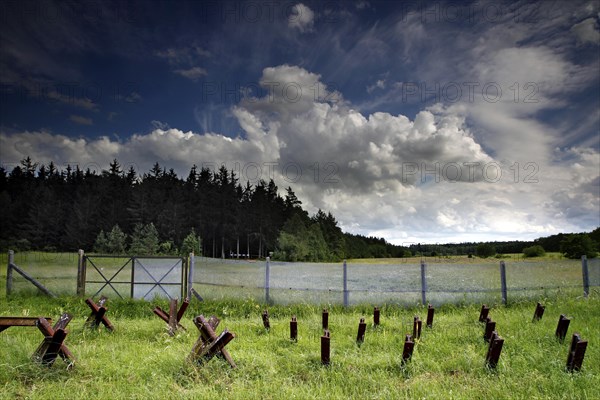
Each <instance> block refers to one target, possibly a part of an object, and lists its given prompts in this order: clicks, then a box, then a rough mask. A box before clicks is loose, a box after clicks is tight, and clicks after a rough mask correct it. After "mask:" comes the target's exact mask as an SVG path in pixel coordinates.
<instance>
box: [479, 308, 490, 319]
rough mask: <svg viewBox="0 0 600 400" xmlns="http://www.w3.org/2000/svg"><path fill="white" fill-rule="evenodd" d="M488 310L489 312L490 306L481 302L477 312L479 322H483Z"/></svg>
mask: <svg viewBox="0 0 600 400" xmlns="http://www.w3.org/2000/svg"><path fill="white" fill-rule="evenodd" d="M489 312H490V308H489V307H488V306H486V305H485V304H483V305H482V306H481V311H480V312H479V322H485V319H486V318H487V316H488V314H489Z"/></svg>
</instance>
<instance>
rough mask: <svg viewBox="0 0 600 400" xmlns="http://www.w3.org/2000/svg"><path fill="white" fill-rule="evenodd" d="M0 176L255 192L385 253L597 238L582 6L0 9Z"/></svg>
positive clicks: (599, 213) (588, 30)
mask: <svg viewBox="0 0 600 400" xmlns="http://www.w3.org/2000/svg"><path fill="white" fill-rule="evenodd" d="M0 11H1V14H0V18H2V23H1V24H0V39H1V43H2V46H1V47H0V96H1V97H0V101H1V103H0V144H1V148H0V162H1V163H2V164H3V165H4V166H5V167H6V168H8V169H10V168H11V167H12V166H14V165H16V164H17V163H18V162H19V160H20V159H22V158H23V157H26V156H31V157H32V158H34V159H35V160H38V161H41V162H49V161H54V162H55V163H56V164H58V165H61V166H64V165H66V164H67V163H70V164H78V165H80V166H81V167H91V168H92V169H94V168H96V169H101V168H106V166H107V165H108V162H110V160H112V159H113V158H117V159H119V161H120V162H121V163H122V164H124V165H133V166H135V167H136V169H138V170H139V171H142V172H145V171H147V170H148V169H149V168H150V166H151V165H152V164H153V163H154V162H156V161H158V162H160V163H161V165H164V166H167V167H172V168H174V169H175V170H176V171H177V172H178V173H179V174H180V175H182V176H186V175H187V172H188V171H189V168H190V167H191V166H192V164H197V165H199V166H200V165H204V166H208V167H211V166H214V165H217V166H218V165H221V164H225V165H226V166H228V168H230V169H234V170H236V171H238V174H239V176H240V178H241V180H242V181H246V180H250V181H251V183H252V182H255V181H256V180H257V179H259V178H262V179H269V178H271V177H273V178H275V180H276V182H277V183H278V185H279V187H280V188H283V187H287V186H288V185H290V186H292V187H293V189H294V190H295V191H296V193H297V194H298V196H299V198H300V199H301V200H302V201H303V203H304V206H305V207H306V208H307V209H309V210H310V211H311V212H314V211H315V210H316V209H318V208H322V209H325V210H329V211H332V212H333V213H334V215H335V216H336V217H337V218H338V220H339V222H340V224H341V226H342V227H343V229H344V230H346V231H350V232H356V233H361V234H366V235H376V236H383V237H385V238H386V239H388V240H390V241H392V242H394V243H397V244H403V243H404V244H409V243H412V242H428V243H442V242H447V241H455V242H456V241H467V240H513V239H531V238H535V237H539V236H543V235H548V234H552V233H557V232H561V231H563V232H564V231H583V230H591V229H594V228H595V227H597V226H598V225H600V203H599V197H600V193H599V190H600V189H599V188H600V183H599V182H600V177H599V175H600V172H599V171H600V156H599V154H600V153H599V152H600V115H599V113H600V111H599V110H600V73H599V71H600V30H599V29H600V28H599V24H600V19H599V18H600V14H599V12H600V3H599V2H598V1H580V2H573V1H554V2H553V1H544V2H506V3H497V2H487V1H478V2H455V1H453V2H444V1H430V2H424V1H412V2H392V1H385V2H377V1H358V2H346V1H343V2H342V1H321V2H309V1H302V2H298V1H292V2H279V1H278V2H269V1H248V2H200V1H188V2H183V1H181V2H160V1H143V2H120V1H119V2H95V1H94V2H91V1H90V2H88V1H83V2H77V3H71V2H69V3H64V2H56V3H55V2H52V1H44V2H41V1H40V2H38V1H33V2H16V1H7V2H2V3H1V4H0Z"/></svg>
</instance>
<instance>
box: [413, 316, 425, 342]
mask: <svg viewBox="0 0 600 400" xmlns="http://www.w3.org/2000/svg"><path fill="white" fill-rule="evenodd" d="M422 325H423V321H421V318H419V316H418V315H415V318H414V320H413V335H412V337H413V338H414V339H420V338H421V327H422Z"/></svg>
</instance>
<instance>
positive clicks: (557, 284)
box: [0, 252, 600, 305]
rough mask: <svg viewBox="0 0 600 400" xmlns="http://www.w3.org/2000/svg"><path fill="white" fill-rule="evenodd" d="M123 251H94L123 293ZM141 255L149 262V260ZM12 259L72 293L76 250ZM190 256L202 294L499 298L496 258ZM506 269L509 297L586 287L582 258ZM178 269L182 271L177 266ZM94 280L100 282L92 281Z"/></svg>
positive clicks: (594, 283)
mask: <svg viewBox="0 0 600 400" xmlns="http://www.w3.org/2000/svg"><path fill="white" fill-rule="evenodd" d="M128 259H129V258H128V257H117V256H115V257H110V258H93V260H94V262H95V263H96V264H97V265H96V267H97V268H98V270H99V271H100V272H101V273H102V274H104V275H105V277H106V278H110V277H112V276H113V275H115V274H117V275H116V277H115V278H114V279H113V280H112V284H113V286H114V287H115V288H116V290H117V291H119V293H120V294H121V295H122V297H125V296H130V291H131V279H133V278H132V276H131V268H129V269H127V268H126V269H127V270H126V271H125V270H122V271H121V272H119V267H120V266H121V265H122V264H123V263H127V260H128ZM0 261H1V262H2V263H3V264H4V265H7V263H8V256H7V254H6V253H5V254H2V255H1V256H0ZM144 262H145V264H144V265H145V266H146V264H148V263H151V262H153V261H152V260H145V261H144ZM14 263H15V264H16V265H18V266H19V267H20V268H21V269H22V270H23V271H26V272H27V273H28V274H29V275H30V276H31V277H33V278H34V279H35V280H37V281H38V282H39V283H41V284H42V285H43V286H44V287H46V288H47V289H48V290H49V291H50V292H52V293H53V294H55V295H57V296H60V295H75V294H76V293H77V265H78V255H77V253H42V252H26V253H15V254H14ZM193 264H194V273H193V278H194V279H193V287H194V288H195V289H196V291H197V292H199V293H200V294H201V296H202V297H203V298H205V299H210V300H219V299H248V298H250V299H254V300H255V301H258V302H265V301H268V302H271V303H276V304H290V303H309V304H348V305H352V304H360V303H371V304H384V303H394V304H402V305H414V304H417V303H422V302H423V300H425V302H427V303H431V304H434V305H436V304H443V303H469V302H476V303H477V302H500V301H502V298H503V297H502V285H501V277H500V268H499V262H498V261H485V262H478V261H472V262H471V261H470V262H468V263H456V262H452V260H444V259H431V260H425V263H424V264H425V266H424V268H423V267H422V266H421V264H420V263H419V261H418V260H416V261H415V260H414V259H412V260H409V261H407V260H401V259H400V260H398V259H396V260H392V261H385V260H378V261H365V262H359V261H352V262H348V263H347V264H346V274H344V265H343V263H288V262H275V261H269V262H268V269H269V274H268V279H267V262H265V261H248V260H222V259H213V258H205V257H195V259H194V263H193ZM174 265H175V264H174ZM146 267H147V268H149V267H148V266H146ZM176 268H179V267H178V266H176ZM505 270H506V295H507V299H508V301H509V302H510V301H512V300H518V299H526V298H539V297H544V296H550V295H553V294H557V293H561V294H568V295H573V296H581V295H583V293H584V281H583V262H582V261H581V260H568V259H554V260H543V261H527V260H524V261H523V260H518V261H508V262H506V268H505ZM6 271H7V270H4V271H3V275H2V278H3V279H6V278H7V276H6ZM587 271H588V273H587V277H588V281H589V290H590V291H592V292H596V293H597V292H598V290H599V288H600V259H598V258H595V259H590V260H587ZM422 272H423V273H424V275H423V276H422ZM96 275H97V276H96ZM159 275H160V274H158V275H157V276H159ZM177 275H180V274H179V272H178V273H177ZM160 276H162V275H160ZM423 277H424V278H425V282H424V281H423V279H422V278H423ZM96 278H97V279H96ZM157 279H158V278H157ZM87 280H88V283H87V287H86V293H87V295H90V294H93V293H95V292H96V291H98V290H99V289H101V287H102V286H103V285H104V283H103V279H101V277H100V273H99V272H98V271H97V270H96V269H95V268H93V269H92V268H90V266H88V276H87ZM94 281H97V282H98V283H92V282H94ZM166 281H167V280H165V282H166ZM169 283H170V282H169ZM173 283H175V281H173ZM165 287H167V286H166V285H165ZM5 288H6V286H5V285H2V288H1V289H0V294H2V295H4V294H5ZM144 288H145V287H144ZM149 288H150V287H149ZM105 289H106V288H105ZM146 289H148V288H146ZM110 290H112V289H110ZM155 290H156V288H155ZM3 292H4V293H3ZM12 292H13V293H19V294H23V295H28V294H31V295H34V294H37V293H39V290H38V289H37V288H36V287H35V286H33V285H32V284H31V282H29V281H28V280H27V279H26V278H24V277H23V276H21V275H20V274H18V273H13V274H12ZM115 296H116V295H115Z"/></svg>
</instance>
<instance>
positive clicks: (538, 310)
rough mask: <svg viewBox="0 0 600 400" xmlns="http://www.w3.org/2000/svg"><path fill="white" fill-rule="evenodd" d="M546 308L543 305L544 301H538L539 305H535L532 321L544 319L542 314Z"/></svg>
mask: <svg viewBox="0 0 600 400" xmlns="http://www.w3.org/2000/svg"><path fill="white" fill-rule="evenodd" d="M544 310H545V307H544V306H543V305H542V303H537V306H535V312H534V313H533V320H532V322H535V321H539V320H540V319H542V316H543V315H544Z"/></svg>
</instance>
